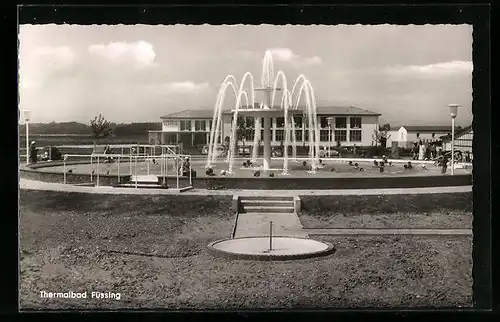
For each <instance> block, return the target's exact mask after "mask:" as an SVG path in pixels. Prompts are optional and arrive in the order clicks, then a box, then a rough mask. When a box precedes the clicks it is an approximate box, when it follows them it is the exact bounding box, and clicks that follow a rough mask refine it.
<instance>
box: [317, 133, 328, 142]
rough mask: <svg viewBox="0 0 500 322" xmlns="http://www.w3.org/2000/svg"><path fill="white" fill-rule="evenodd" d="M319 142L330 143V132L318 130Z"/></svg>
mask: <svg viewBox="0 0 500 322" xmlns="http://www.w3.org/2000/svg"><path fill="white" fill-rule="evenodd" d="M319 140H320V141H321V142H329V141H330V131H329V130H320V131H319Z"/></svg>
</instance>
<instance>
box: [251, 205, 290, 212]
mask: <svg viewBox="0 0 500 322" xmlns="http://www.w3.org/2000/svg"><path fill="white" fill-rule="evenodd" d="M294 211H295V210H294V208H293V206H246V207H242V212H243V213H293V212H294Z"/></svg>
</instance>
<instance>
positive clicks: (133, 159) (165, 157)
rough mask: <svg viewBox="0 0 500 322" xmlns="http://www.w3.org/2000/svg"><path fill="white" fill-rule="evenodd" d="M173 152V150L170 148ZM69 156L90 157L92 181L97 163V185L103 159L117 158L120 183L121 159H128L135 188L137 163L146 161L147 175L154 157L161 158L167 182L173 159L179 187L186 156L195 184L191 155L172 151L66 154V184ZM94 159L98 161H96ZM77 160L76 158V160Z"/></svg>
mask: <svg viewBox="0 0 500 322" xmlns="http://www.w3.org/2000/svg"><path fill="white" fill-rule="evenodd" d="M169 151H170V152H172V150H171V149H170V150H169ZM69 158H90V164H91V171H90V181H91V182H94V171H95V168H94V164H96V165H97V172H96V175H95V179H96V186H100V182H99V175H100V172H99V165H100V164H101V162H100V161H101V160H102V159H104V160H109V159H116V160H117V180H118V183H120V161H121V160H122V159H128V160H129V164H130V168H129V175H130V176H131V177H132V176H133V177H134V182H135V188H137V187H138V175H137V165H138V162H139V160H141V161H145V162H146V165H147V175H149V174H150V169H149V163H150V161H151V160H152V159H156V158H158V159H159V160H160V162H159V165H160V176H161V177H162V178H163V183H164V184H165V182H166V178H167V176H168V164H169V160H171V161H173V170H174V171H175V176H176V185H177V189H179V183H180V182H179V181H180V180H179V179H180V176H182V174H183V172H184V170H185V169H184V168H183V167H180V164H181V163H180V162H181V160H185V159H186V158H187V159H188V160H189V168H188V169H187V170H188V171H189V176H188V178H189V185H190V186H192V185H193V181H192V164H191V156H190V155H187V154H185V155H184V154H170V153H162V154H160V155H159V156H158V155H155V156H150V155H132V154H106V153H93V154H91V155H88V154H64V155H63V173H64V175H63V181H64V184H66V182H67V180H66V173H67V171H66V166H67V162H68V161H69V160H68V159H69ZM94 160H96V161H97V162H96V163H94ZM75 161H76V160H75ZM103 163H105V162H103Z"/></svg>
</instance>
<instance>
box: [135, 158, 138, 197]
mask: <svg viewBox="0 0 500 322" xmlns="http://www.w3.org/2000/svg"><path fill="white" fill-rule="evenodd" d="M137 157H138V156H137V155H136V156H135V162H134V173H135V175H134V176H135V188H136V189H137Z"/></svg>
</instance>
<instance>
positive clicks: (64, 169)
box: [63, 155, 66, 184]
mask: <svg viewBox="0 0 500 322" xmlns="http://www.w3.org/2000/svg"><path fill="white" fill-rule="evenodd" d="M63 172H64V176H63V177H64V179H63V180H64V184H66V155H65V156H64V161H63Z"/></svg>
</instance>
